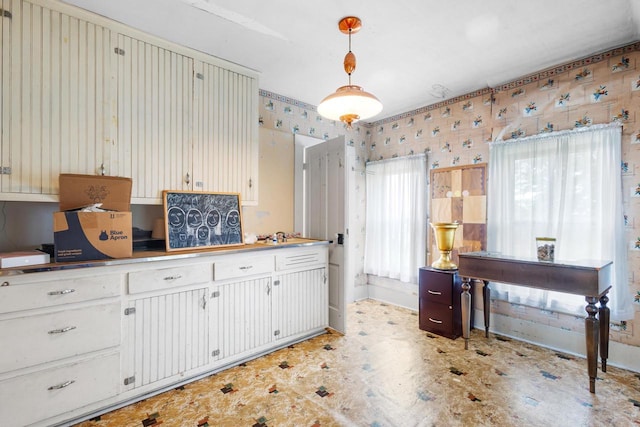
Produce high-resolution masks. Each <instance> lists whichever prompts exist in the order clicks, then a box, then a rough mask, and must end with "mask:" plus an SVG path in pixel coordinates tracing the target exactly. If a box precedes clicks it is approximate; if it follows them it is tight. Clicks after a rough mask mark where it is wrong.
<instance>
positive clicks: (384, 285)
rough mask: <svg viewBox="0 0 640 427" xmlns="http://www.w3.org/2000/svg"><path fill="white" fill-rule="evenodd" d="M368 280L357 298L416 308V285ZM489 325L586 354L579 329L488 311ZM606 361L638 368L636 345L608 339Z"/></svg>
mask: <svg viewBox="0 0 640 427" xmlns="http://www.w3.org/2000/svg"><path fill="white" fill-rule="evenodd" d="M369 282H370V283H369V284H368V285H367V286H366V288H367V291H368V292H367V295H359V296H358V298H357V299H365V298H371V299H374V300H377V301H381V302H384V303H387V304H392V305H396V306H399V307H404V308H408V309H409V310H414V311H418V287H417V285H411V284H407V283H402V282H398V281H395V280H391V279H384V278H379V277H373V276H369ZM361 294H362V293H361ZM473 311H474V312H473V315H474V324H475V327H476V328H477V329H481V330H484V315H483V313H482V310H481V309H480V310H478V309H474V310H473ZM490 325H491V327H490V331H491V332H494V333H496V334H499V335H504V336H506V337H510V338H514V339H517V340H520V341H525V342H529V343H531V344H535V345H539V346H541V347H546V348H550V349H552V350H556V351H560V352H563V353H567V354H573V355H576V356H579V357H584V358H586V344H585V337H584V334H582V333H579V332H574V331H569V330H566V329H561V328H554V327H551V326H548V325H544V324H542V323H536V322H533V321H530V320H524V319H518V318H515V317H509V316H505V315H503V314H496V313H491V323H490ZM607 365H610V366H616V367H618V368H623V369H628V370H630V371H633V372H640V347H636V346H632V345H627V344H622V343H620V342H617V341H609V358H608V359H607Z"/></svg>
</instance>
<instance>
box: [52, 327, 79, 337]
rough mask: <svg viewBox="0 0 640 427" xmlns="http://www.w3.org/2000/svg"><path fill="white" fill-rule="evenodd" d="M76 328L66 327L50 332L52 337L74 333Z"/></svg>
mask: <svg viewBox="0 0 640 427" xmlns="http://www.w3.org/2000/svg"><path fill="white" fill-rule="evenodd" d="M75 328H76V327H75V326H66V327H64V328H60V329H53V330H51V331H49V334H50V335H53V334H64V333H65V332H69V331H73V330H74V329H75Z"/></svg>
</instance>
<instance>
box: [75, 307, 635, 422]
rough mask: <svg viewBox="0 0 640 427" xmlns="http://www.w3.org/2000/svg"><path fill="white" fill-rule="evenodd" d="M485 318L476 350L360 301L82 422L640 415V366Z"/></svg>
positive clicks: (407, 314) (409, 317)
mask: <svg viewBox="0 0 640 427" xmlns="http://www.w3.org/2000/svg"><path fill="white" fill-rule="evenodd" d="M607 371H608V372H606V373H602V372H600V371H599V377H598V380H597V382H596V394H591V393H589V378H588V375H587V366H586V361H585V360H584V359H582V358H577V357H574V356H570V355H566V354H561V353H558V352H555V351H552V350H548V349H544V348H541V347H537V346H534V345H531V344H527V343H523V342H520V341H516V340H511V339H505V338H501V337H499V336H495V335H491V336H490V338H489V339H486V338H485V337H484V333H483V332H482V331H480V330H475V331H473V333H472V339H471V342H470V346H469V350H466V351H465V350H464V342H463V341H462V339H457V340H455V341H452V340H449V339H447V338H443V337H440V336H437V335H433V334H430V333H427V332H424V331H421V330H419V329H418V317H417V313H415V312H412V311H410V310H406V309H403V308H398V307H394V306H390V305H386V304H382V303H380V302H377V301H372V300H367V301H361V302H358V303H354V304H351V305H350V306H349V318H348V333H347V335H346V336H341V335H339V334H335V333H328V334H325V335H321V336H319V337H316V338H313V339H311V340H308V341H305V342H302V343H299V344H296V345H293V346H290V347H288V348H285V349H282V350H279V351H277V352H274V353H272V354H269V355H267V356H264V357H261V358H259V359H256V360H253V361H250V362H247V363H246V364H243V365H240V366H237V367H234V368H231V369H228V370H226V371H223V372H220V373H218V374H214V375H211V376H209V377H207V378H204V379H202V380H199V381H196V382H193V383H191V384H188V385H186V386H184V387H181V388H178V389H175V390H171V391H168V392H166V393H163V394H160V395H158V396H155V397H152V398H149V399H146V400H144V401H141V402H138V403H136V404H133V405H130V406H127V407H125V408H122V409H119V410H117V411H114V412H111V413H107V414H105V415H102V416H101V417H99V418H97V419H94V420H90V421H86V422H83V423H81V424H79V425H78V426H79V427H107V426H109V427H111V426H117V427H128V426H131V427H133V426H151V425H158V424H162V425H163V427H166V426H194V427H206V426H233V427H235V426H241V427H242V426H247V427H252V426H253V427H267V426H268V427H275V426H296V427H297V426H308V427H324V426H371V427H383V426H385V427H386V426H390V427H391V426H393V427H395V426H398V427H408V426H465V427H466V426H616V427H617V426H640V374H638V373H634V372H630V371H625V370H623V369H619V368H615V367H613V366H609V367H608V370H607Z"/></svg>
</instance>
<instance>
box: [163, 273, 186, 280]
mask: <svg viewBox="0 0 640 427" xmlns="http://www.w3.org/2000/svg"><path fill="white" fill-rule="evenodd" d="M178 279H182V276H181V275H179V274H178V275H177V276H167V277H165V278H164V280H178Z"/></svg>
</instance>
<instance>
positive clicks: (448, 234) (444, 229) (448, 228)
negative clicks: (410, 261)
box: [430, 222, 458, 270]
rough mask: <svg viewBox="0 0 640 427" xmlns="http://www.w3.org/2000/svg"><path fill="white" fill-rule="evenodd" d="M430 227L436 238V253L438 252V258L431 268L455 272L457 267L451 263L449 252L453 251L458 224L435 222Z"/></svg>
mask: <svg viewBox="0 0 640 427" xmlns="http://www.w3.org/2000/svg"><path fill="white" fill-rule="evenodd" d="M430 225H431V228H433V233H434V235H435V237H436V246H437V247H438V252H440V258H438V259H437V260H436V261H434V262H433V263H432V264H431V267H433V268H436V269H438V270H457V269H458V266H457V265H455V264H454V263H453V262H451V251H452V250H453V240H454V237H455V235H456V229H457V228H458V223H457V222H435V223H431V224H430Z"/></svg>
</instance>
